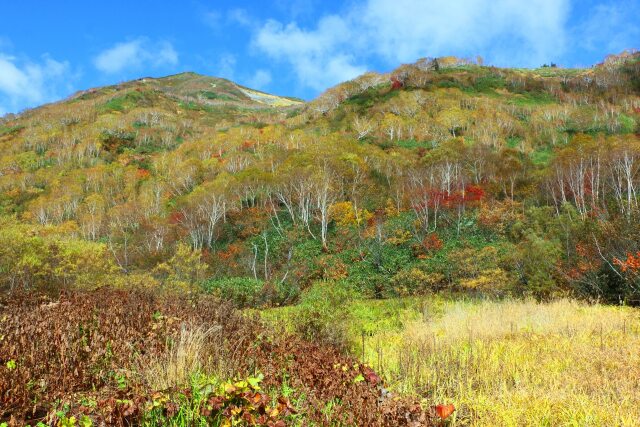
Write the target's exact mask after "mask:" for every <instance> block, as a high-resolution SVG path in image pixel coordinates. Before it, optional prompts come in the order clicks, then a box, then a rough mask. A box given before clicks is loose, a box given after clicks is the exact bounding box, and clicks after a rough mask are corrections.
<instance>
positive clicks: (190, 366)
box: [142, 325, 220, 390]
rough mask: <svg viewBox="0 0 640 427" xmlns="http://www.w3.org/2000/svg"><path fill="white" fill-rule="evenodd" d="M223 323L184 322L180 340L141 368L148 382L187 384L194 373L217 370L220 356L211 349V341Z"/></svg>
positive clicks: (154, 385) (159, 385)
mask: <svg viewBox="0 0 640 427" xmlns="http://www.w3.org/2000/svg"><path fill="white" fill-rule="evenodd" d="M219 331H220V327H211V328H204V327H202V326H193V325H183V327H182V329H181V330H180V335H179V336H178V338H177V340H176V341H175V342H174V343H173V345H171V347H170V348H169V350H168V351H166V352H165V353H164V354H163V356H162V357H157V358H154V359H153V360H151V361H150V362H149V363H148V364H146V365H145V366H144V367H143V369H142V375H143V376H144V378H145V380H146V382H147V384H148V385H149V386H150V387H151V388H152V389H154V390H166V389H169V388H174V387H184V386H185V385H187V384H189V381H190V380H191V378H192V376H193V375H195V374H198V373H202V372H206V373H207V374H215V373H217V372H218V367H219V366H218V362H219V360H218V358H217V357H214V353H213V352H211V343H212V342H213V341H215V339H214V336H215V335H216V334H217V333H218V332H219Z"/></svg>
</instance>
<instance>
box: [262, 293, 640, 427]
mask: <svg viewBox="0 0 640 427" xmlns="http://www.w3.org/2000/svg"><path fill="white" fill-rule="evenodd" d="M304 310H305V304H304V302H303V303H302V304H301V305H300V306H297V307H287V308H281V309H274V310H271V311H267V312H264V313H263V317H265V318H266V319H268V320H270V321H273V322H275V323H281V324H283V327H285V328H294V329H295V328H298V327H299V325H294V324H292V323H291V321H290V320H287V319H297V320H300V319H304V317H305V314H304V313H302V311H304ZM335 313H336V314H335V317H332V315H330V314H326V313H325V314H326V315H327V316H329V317H328V318H327V320H329V321H335V323H334V324H333V325H332V326H329V329H332V330H333V332H334V333H336V334H337V333H343V334H344V337H345V338H346V340H347V341H348V343H349V346H350V350H351V352H353V354H356V355H359V356H360V357H362V358H363V359H364V361H365V362H366V363H367V364H369V365H370V366H371V367H372V368H374V369H375V370H376V371H377V372H379V373H380V374H381V375H382V376H383V378H384V379H385V380H386V383H387V384H388V385H389V386H388V387H389V388H390V392H391V393H392V394H391V396H392V398H393V396H394V395H407V394H408V395H413V396H416V397H419V398H423V399H424V401H425V402H443V403H453V404H454V405H455V407H456V408H457V410H456V412H455V414H454V416H453V417H452V419H451V421H450V425H452V426H462V425H475V426H525V425H526V426H614V425H615V426H634V425H637V423H638V420H640V312H639V311H638V310H637V309H633V308H629V307H616V306H603V305H598V304H594V305H589V304H586V303H582V302H576V301H573V300H559V301H555V302H550V303H538V302H535V301H513V300H507V301H487V300H485V301H479V300H468V299H467V300H456V299H447V298H443V297H425V298H408V299H391V300H383V301H370V300H369V301H360V300H354V301H351V302H349V303H347V304H346V306H345V307H341V308H336V309H335ZM315 315H316V318H320V319H323V315H322V314H321V311H320V312H319V313H315ZM363 349H364V354H363Z"/></svg>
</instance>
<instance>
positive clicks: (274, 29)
mask: <svg viewBox="0 0 640 427" xmlns="http://www.w3.org/2000/svg"><path fill="white" fill-rule="evenodd" d="M350 35H351V28H350V26H349V23H348V22H347V21H345V20H344V19H342V18H339V17H337V16H329V17H325V18H322V19H321V20H320V21H319V22H318V26H317V28H316V29H315V30H312V31H308V30H304V29H301V28H300V27H298V25H297V24H295V23H291V24H289V25H287V26H283V25H282V24H281V23H279V22H276V21H273V20H272V21H269V22H267V23H266V24H265V25H264V26H263V27H262V28H261V29H260V30H259V31H258V33H257V34H256V37H255V40H254V44H255V45H256V46H257V47H258V48H259V49H260V50H262V51H264V52H265V53H267V54H268V55H269V56H271V57H273V58H275V59H279V60H284V61H286V62H289V63H290V64H291V65H292V66H293V68H294V72H295V73H296V75H297V77H298V79H299V80H300V81H301V83H303V84H304V85H305V86H308V87H311V88H313V89H317V90H321V89H324V88H326V87H327V86H329V85H332V84H335V83H336V82H338V81H341V80H348V79H351V78H353V77H356V76H357V75H358V74H361V73H362V72H364V71H365V68H364V67H363V66H361V65H358V64H356V63H355V60H354V57H353V55H351V54H349V53H348V52H347V49H345V48H346V46H345V43H344V41H345V40H347V39H349V37H350Z"/></svg>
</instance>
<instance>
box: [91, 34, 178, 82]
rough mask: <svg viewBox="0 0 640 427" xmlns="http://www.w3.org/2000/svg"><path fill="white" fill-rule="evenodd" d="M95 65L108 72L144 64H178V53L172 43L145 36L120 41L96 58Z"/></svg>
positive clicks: (121, 70) (136, 67)
mask: <svg viewBox="0 0 640 427" xmlns="http://www.w3.org/2000/svg"><path fill="white" fill-rule="evenodd" d="M93 64H94V66H95V67H96V68H97V69H98V70H100V71H102V72H103V73H107V74H117V73H121V72H123V71H125V70H135V69H139V68H141V67H142V66H143V65H151V66H152V67H156V68H157V67H163V66H174V65H176V64H178V53H177V52H176V51H175V49H174V48H173V46H172V45H171V43H169V42H159V43H151V42H149V41H148V40H147V39H145V38H139V39H135V40H132V41H129V42H123V43H118V44H116V45H115V46H113V47H111V48H109V49H107V50H105V51H103V52H101V53H100V54H99V55H98V56H96V57H95V58H94V61H93Z"/></svg>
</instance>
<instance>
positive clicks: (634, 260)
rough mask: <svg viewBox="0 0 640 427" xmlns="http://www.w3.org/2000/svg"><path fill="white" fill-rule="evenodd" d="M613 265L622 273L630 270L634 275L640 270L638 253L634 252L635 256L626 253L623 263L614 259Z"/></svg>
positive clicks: (639, 254)
mask: <svg viewBox="0 0 640 427" xmlns="http://www.w3.org/2000/svg"><path fill="white" fill-rule="evenodd" d="M613 263H614V264H616V265H618V266H620V268H621V269H622V271H624V272H626V271H629V270H630V271H631V272H633V273H635V272H637V271H638V270H640V251H638V252H636V254H635V255H633V254H632V253H630V252H627V259H626V260H624V261H623V260H620V259H618V258H614V259H613Z"/></svg>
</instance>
